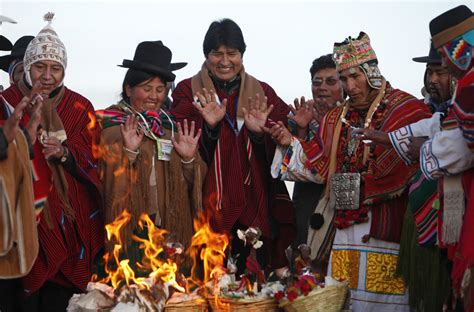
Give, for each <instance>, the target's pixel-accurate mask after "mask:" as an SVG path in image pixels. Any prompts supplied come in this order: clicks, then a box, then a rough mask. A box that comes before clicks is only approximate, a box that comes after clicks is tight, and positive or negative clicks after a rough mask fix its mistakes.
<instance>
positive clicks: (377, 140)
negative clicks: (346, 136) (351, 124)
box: [352, 128, 392, 147]
mask: <svg viewBox="0 0 474 312" xmlns="http://www.w3.org/2000/svg"><path fill="white" fill-rule="evenodd" d="M352 133H353V134H354V135H355V138H356V139H357V140H362V142H363V143H365V144H368V145H377V144H378V145H383V146H385V147H390V146H391V145H392V142H391V141H390V138H389V137H388V133H387V132H384V131H380V130H374V129H361V128H359V129H354V130H353V132H352Z"/></svg>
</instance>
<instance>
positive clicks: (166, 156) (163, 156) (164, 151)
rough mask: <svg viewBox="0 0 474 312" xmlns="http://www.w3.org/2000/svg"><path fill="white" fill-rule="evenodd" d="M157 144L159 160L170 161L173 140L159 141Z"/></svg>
mask: <svg viewBox="0 0 474 312" xmlns="http://www.w3.org/2000/svg"><path fill="white" fill-rule="evenodd" d="M156 144H157V146H158V155H157V156H158V159H159V160H164V161H170V159H171V151H172V150H173V143H171V140H165V139H158V140H157V142H156Z"/></svg>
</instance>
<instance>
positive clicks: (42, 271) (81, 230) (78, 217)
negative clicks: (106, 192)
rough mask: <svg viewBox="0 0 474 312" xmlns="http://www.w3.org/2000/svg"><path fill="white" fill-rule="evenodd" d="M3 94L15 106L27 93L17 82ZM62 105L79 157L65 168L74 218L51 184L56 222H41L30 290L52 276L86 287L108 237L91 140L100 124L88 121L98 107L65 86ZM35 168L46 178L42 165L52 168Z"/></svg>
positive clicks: (37, 186) (37, 188)
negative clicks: (72, 167) (71, 167)
mask: <svg viewBox="0 0 474 312" xmlns="http://www.w3.org/2000/svg"><path fill="white" fill-rule="evenodd" d="M2 95H3V97H5V99H6V100H7V101H8V102H9V103H10V104H12V105H13V106H16V105H17V104H18V103H19V102H20V100H21V98H22V97H23V95H22V94H21V92H20V90H19V88H18V87H17V86H16V85H13V86H11V87H10V88H8V89H7V90H5V91H4V92H3V93H2ZM57 111H58V115H59V117H60V118H61V121H62V122H63V124H64V129H65V131H66V133H67V141H66V144H67V147H68V149H69V151H70V154H71V155H72V156H73V157H74V160H75V163H76V169H75V172H73V173H71V172H68V171H67V170H64V173H65V177H66V181H67V183H68V188H69V193H68V195H69V196H68V198H69V201H70V204H71V207H72V209H73V211H74V214H75V220H74V221H73V222H72V221H71V220H69V219H68V218H66V217H65V215H64V213H63V209H62V207H61V205H62V204H61V201H60V199H59V197H58V193H57V191H56V189H55V188H54V186H51V188H50V189H48V190H47V191H48V192H47V201H48V205H49V210H50V213H51V220H52V223H53V228H52V229H49V228H48V225H47V224H46V221H45V218H41V220H40V223H39V225H38V236H39V242H40V251H39V254H38V258H37V260H36V262H35V264H34V266H33V269H32V270H31V272H30V273H29V274H28V275H27V276H26V277H25V278H23V285H24V290H25V293H26V294H31V293H34V292H36V291H37V290H38V289H39V288H40V287H41V286H42V285H43V284H44V283H45V282H46V281H47V280H50V281H54V282H56V283H58V284H61V285H64V286H68V287H71V286H74V287H77V288H79V289H82V290H85V288H86V286H87V283H88V281H89V280H90V277H91V272H92V260H93V258H94V256H95V255H96V254H97V252H98V251H99V249H100V248H101V247H102V246H103V242H104V227H103V222H102V215H101V206H100V203H101V197H100V195H99V190H100V183H99V179H98V176H97V165H96V160H95V159H94V157H93V155H92V145H93V144H94V143H95V142H96V140H97V138H98V136H97V131H96V130H95V129H89V127H88V126H89V124H90V122H91V119H90V118H91V117H90V116H94V108H93V106H92V104H91V103H90V102H89V101H88V100H87V99H86V98H84V97H82V96H81V95H79V94H77V93H75V92H73V91H71V90H69V89H67V88H66V89H65V92H64V96H63V98H62V100H61V102H60V103H59V105H58V106H57ZM25 116H26V114H25ZM25 116H24V118H23V119H22V121H21V124H22V125H23V126H24V125H25V122H26V120H27V117H25ZM92 118H93V117H92ZM34 150H35V160H42V162H43V163H44V164H45V163H46V162H45V161H44V158H43V157H42V155H43V153H42V151H41V143H40V142H39V140H37V142H36V143H35V145H34ZM38 163H40V162H38ZM35 170H36V171H37V173H38V177H40V179H41V177H44V175H43V174H41V172H40V171H44V170H48V168H44V167H41V166H35ZM43 179H44V178H43ZM44 185H49V181H41V180H38V181H35V182H34V184H33V188H34V192H35V197H37V194H38V192H43V191H44V190H43V189H42V187H44ZM48 187H49V186H48ZM37 199H38V198H37Z"/></svg>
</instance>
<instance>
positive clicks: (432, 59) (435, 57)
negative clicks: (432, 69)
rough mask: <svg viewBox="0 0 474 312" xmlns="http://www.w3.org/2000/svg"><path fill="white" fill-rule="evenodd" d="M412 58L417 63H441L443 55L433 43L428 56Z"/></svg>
mask: <svg viewBox="0 0 474 312" xmlns="http://www.w3.org/2000/svg"><path fill="white" fill-rule="evenodd" d="M412 60H413V61H415V62H417V63H427V64H441V55H439V53H438V51H436V49H435V48H434V47H433V43H431V45H430V52H429V53H428V56H419V57H414V58H412Z"/></svg>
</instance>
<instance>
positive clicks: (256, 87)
mask: <svg viewBox="0 0 474 312" xmlns="http://www.w3.org/2000/svg"><path fill="white" fill-rule="evenodd" d="M245 47H246V45H245V42H244V38H243V35H242V31H241V30H240V28H239V26H238V25H237V24H236V23H235V22H234V21H232V20H229V19H223V20H221V21H216V22H213V23H212V24H211V25H210V27H209V29H208V31H207V33H206V36H205V38H204V44H203V48H204V56H205V57H206V60H205V62H204V64H203V65H202V68H201V70H200V71H199V72H198V73H197V74H196V75H195V76H194V77H192V78H189V79H186V80H184V81H182V82H180V83H179V84H178V85H177V87H176V90H175V91H174V92H173V106H172V108H171V113H172V114H174V115H175V116H176V118H177V120H178V121H182V120H183V119H184V118H187V119H191V120H194V121H196V124H197V125H199V126H200V127H201V128H202V129H203V132H202V133H203V134H202V141H201V149H200V151H201V153H202V156H203V158H204V159H206V161H207V163H208V166H209V171H208V173H207V177H206V181H205V186H204V196H203V198H204V206H205V207H206V209H207V210H208V211H209V212H211V213H212V215H213V216H214V222H215V224H214V225H215V226H216V228H217V229H218V230H220V231H225V232H227V233H230V234H231V235H232V236H233V237H234V240H233V242H232V251H233V253H235V254H236V253H239V254H240V257H241V258H243V259H242V260H240V261H238V262H237V263H238V266H239V271H243V268H244V267H243V265H244V264H245V256H246V255H247V254H248V253H249V252H250V250H249V248H251V247H249V246H247V247H244V246H243V242H241V241H239V240H238V239H236V237H237V235H236V231H237V229H244V230H245V229H246V228H248V227H258V228H260V230H261V231H262V234H263V237H264V248H263V249H264V250H265V252H258V255H257V258H258V259H259V262H260V264H263V265H264V266H266V267H268V268H271V269H278V270H277V271H276V272H277V274H279V275H281V274H282V273H283V272H284V268H285V266H286V259H285V253H284V250H285V249H286V248H287V246H289V245H290V244H291V242H292V241H293V239H294V235H295V228H294V211H293V206H292V203H291V200H290V198H289V196H288V193H287V191H286V188H285V185H284V184H283V182H278V181H276V180H273V179H272V178H271V176H270V170H269V168H270V163H271V159H272V157H273V153H274V148H275V144H274V143H273V142H272V140H271V139H270V138H269V136H267V135H265V134H264V133H263V130H262V128H261V127H262V126H264V125H265V123H268V122H272V121H273V122H277V121H284V122H286V120H287V114H288V112H289V108H288V106H287V105H286V104H285V103H284V102H283V101H282V100H281V99H280V98H279V97H278V96H277V95H276V93H275V91H274V90H273V89H272V88H271V87H270V86H269V85H268V84H266V83H264V82H261V81H259V80H257V79H255V78H254V77H252V76H251V75H249V74H247V73H246V71H245V69H244V67H243V65H242V56H243V54H244V52H245ZM214 90H215V91H214ZM272 108H273V110H272ZM267 118H268V119H267Z"/></svg>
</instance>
